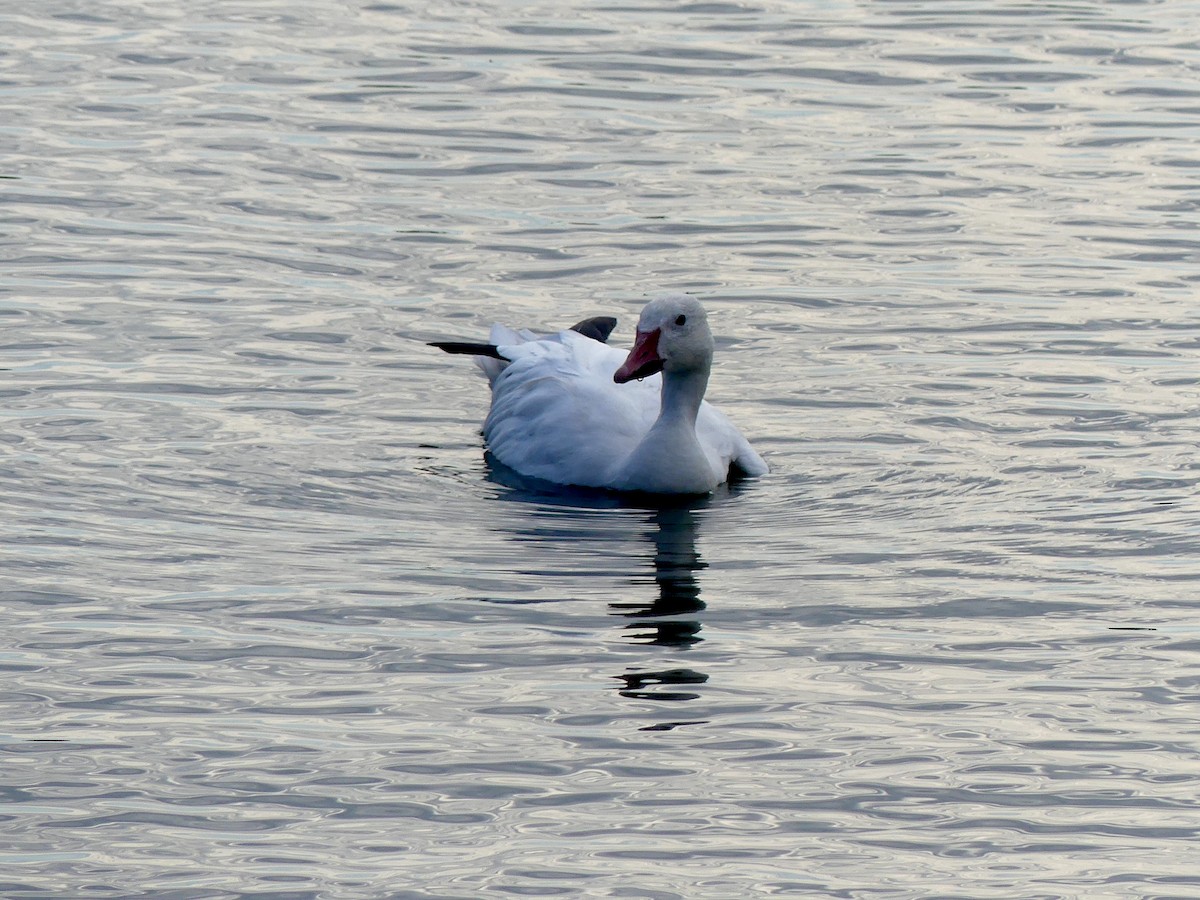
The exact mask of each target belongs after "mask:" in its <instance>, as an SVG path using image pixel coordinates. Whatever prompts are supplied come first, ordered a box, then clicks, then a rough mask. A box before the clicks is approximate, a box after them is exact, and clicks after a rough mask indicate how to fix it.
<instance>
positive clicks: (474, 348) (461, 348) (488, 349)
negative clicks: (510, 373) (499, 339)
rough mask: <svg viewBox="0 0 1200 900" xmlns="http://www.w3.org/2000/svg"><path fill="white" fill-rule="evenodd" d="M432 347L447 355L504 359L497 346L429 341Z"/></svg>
mask: <svg viewBox="0 0 1200 900" xmlns="http://www.w3.org/2000/svg"><path fill="white" fill-rule="evenodd" d="M429 346H430V347H437V348H438V349H439V350H444V351H446V352H447V353H461V354H464V355H466V356H489V357H491V358H492V359H504V357H503V356H501V355H500V351H499V350H497V349H496V345H495V344H475V343H471V342H470V341H429Z"/></svg>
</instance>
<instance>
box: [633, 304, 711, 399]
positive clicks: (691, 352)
mask: <svg viewBox="0 0 1200 900" xmlns="http://www.w3.org/2000/svg"><path fill="white" fill-rule="evenodd" d="M712 354H713V337H712V332H711V331H709V329H708V316H707V315H705V312H704V307H703V306H701V305H700V301H699V300H697V299H696V298H695V297H689V296H687V295H686V294H672V295H669V296H666V297H659V298H658V299H656V300H652V301H650V303H648V304H647V305H646V308H645V309H643V310H642V315H641V318H640V319H638V326H637V336H636V338H635V339H634V342H633V349H632V350H630V351H629V356H628V357H626V359H625V362H624V363H623V364H622V366H621V367H620V368H619V369H617V371H616V372H615V373H614V374H613V381H615V382H616V383H617V384H624V383H625V382H627V381H632V380H633V379H635V378H645V377H646V376H647V375H653V374H654V373H655V372H663V373H665V374H666V375H667V376H670V375H671V374H672V373H676V372H678V373H689V372H703V373H704V374H705V375H707V374H708V370H709V368H710V367H711V365H712Z"/></svg>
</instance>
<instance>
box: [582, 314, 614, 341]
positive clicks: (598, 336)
mask: <svg viewBox="0 0 1200 900" xmlns="http://www.w3.org/2000/svg"><path fill="white" fill-rule="evenodd" d="M616 327H617V320H616V319H615V318H614V317H612V316H592V317H591V318H590V319H584V320H583V321H582V322H576V323H575V324H574V325H572V326H571V330H572V331H578V332H579V333H580V334H582V335H583V336H584V337H590V338H591V339H592V340H593V341H599V342H600V343H602V344H606V343H608V336H609V335H610V334H612V331H613V329H614V328H616Z"/></svg>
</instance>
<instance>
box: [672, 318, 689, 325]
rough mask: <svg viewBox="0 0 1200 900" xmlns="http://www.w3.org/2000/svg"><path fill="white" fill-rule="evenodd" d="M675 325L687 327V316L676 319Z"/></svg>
mask: <svg viewBox="0 0 1200 900" xmlns="http://www.w3.org/2000/svg"><path fill="white" fill-rule="evenodd" d="M675 324H676V325H686V324H687V316H679V317H678V318H676V319H675Z"/></svg>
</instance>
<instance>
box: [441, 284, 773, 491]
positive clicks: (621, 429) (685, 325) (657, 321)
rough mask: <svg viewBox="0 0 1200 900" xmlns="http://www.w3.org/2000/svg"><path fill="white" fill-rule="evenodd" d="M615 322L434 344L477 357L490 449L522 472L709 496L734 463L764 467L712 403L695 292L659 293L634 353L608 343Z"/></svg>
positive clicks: (705, 332) (744, 470)
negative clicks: (487, 404)
mask: <svg viewBox="0 0 1200 900" xmlns="http://www.w3.org/2000/svg"><path fill="white" fill-rule="evenodd" d="M615 326H616V320H615V319H610V318H596V319H588V320H585V321H583V322H580V323H579V324H578V325H576V326H575V327H574V328H572V329H569V330H567V331H560V332H558V334H552V335H548V336H546V337H538V336H536V335H534V334H532V333H530V332H528V331H521V332H516V331H512V330H511V329H508V328H505V327H504V326H503V325H494V326H492V332H491V335H490V338H491V343H488V344H471V343H460V342H452V341H438V342H435V343H434V344H433V346H435V347H440V348H442V349H443V350H446V351H447V352H449V353H470V354H473V355H475V357H476V360H475V361H476V363H477V364H478V365H479V367H480V368H481V369H483V371H484V374H486V375H487V377H488V381H489V382H490V383H491V386H492V408H491V411H490V412H489V413H488V417H487V421H486V422H485V423H484V426H483V434H484V438H485V439H486V441H487V444H488V449H489V450H490V451H491V453H492V455H493V456H495V458H496V459H498V460H499V461H500V462H501V463H503V464H504V465H506V466H508V467H509V468H511V469H513V470H515V471H517V472H519V473H520V474H522V475H525V476H529V477H533V478H540V479H544V480H546V481H551V482H554V483H555V484H562V485H578V486H581V487H596V488H609V489H613V490H619V491H643V492H647V493H654V494H705V493H708V492H709V491H711V490H713V489H714V488H715V487H717V485H719V484H721V483H722V482H724V481H725V480H726V479H727V478H728V477H729V475H730V474H731V472H733V473H734V474H740V475H750V476H753V475H764V474H766V472H767V464H766V463H764V462H763V460H762V457H760V456H759V455H758V454H757V453H755V452H754V450H753V449H752V448H751V446H750V444H749V443H748V442H747V441H746V439H745V438H744V437H742V435H741V433H740V432H739V431H738V430H737V429H736V428H735V427H734V426H733V423H731V422H730V421H729V420H728V419H727V418H725V416H723V415H722V414H721V413H720V412H718V411H717V410H716V409H714V408H713V407H712V406H711V405H709V404H708V403H706V402H705V401H704V390H705V388H706V387H707V386H708V374H709V370H710V369H711V367H712V355H713V338H712V332H711V331H709V328H708V317H707V316H706V315H705V312H704V307H702V306H701V305H700V303H699V301H697V300H696V299H695V298H693V297H689V296H686V295H682V294H676V295H670V296H665V297H660V298H658V299H656V300H653V301H651V302H650V303H649V304H648V305H647V306H646V308H645V309H643V310H642V315H641V319H640V320H639V321H638V327H637V338H636V340H635V341H634V345H633V349H632V350H630V351H629V354H628V356H626V355H625V354H624V353H622V352H621V351H620V350H617V349H615V348H613V347H609V346H608V345H607V344H606V343H604V342H605V340H607V338H608V334H609V332H611V331H612V329H613V328H614V327H615ZM660 372H661V373H662V374H661V375H659V374H658V373H660Z"/></svg>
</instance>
